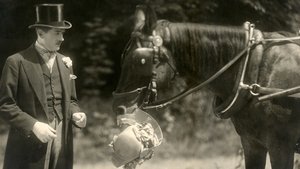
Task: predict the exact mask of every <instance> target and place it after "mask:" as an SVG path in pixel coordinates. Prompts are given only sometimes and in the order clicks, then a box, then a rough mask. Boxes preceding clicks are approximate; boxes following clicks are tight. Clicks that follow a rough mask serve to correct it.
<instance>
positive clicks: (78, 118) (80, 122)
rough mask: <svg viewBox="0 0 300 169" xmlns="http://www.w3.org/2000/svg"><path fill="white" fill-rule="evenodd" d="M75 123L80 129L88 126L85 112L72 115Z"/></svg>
mask: <svg viewBox="0 0 300 169" xmlns="http://www.w3.org/2000/svg"><path fill="white" fill-rule="evenodd" d="M72 120H73V122H74V123H75V124H76V125H77V126H78V127H80V128H84V127H85V126H86V120H87V118H86V115H85V113H83V112H76V113H73V115H72Z"/></svg>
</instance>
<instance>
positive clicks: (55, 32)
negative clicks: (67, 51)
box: [40, 28, 65, 51]
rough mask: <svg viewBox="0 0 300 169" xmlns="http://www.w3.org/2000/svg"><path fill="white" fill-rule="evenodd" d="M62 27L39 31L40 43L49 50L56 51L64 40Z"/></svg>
mask: <svg viewBox="0 0 300 169" xmlns="http://www.w3.org/2000/svg"><path fill="white" fill-rule="evenodd" d="M64 33H65V30H64V29H56V28H53V29H50V30H49V31H47V32H44V31H41V34H40V38H41V41H42V42H41V43H42V45H43V46H44V47H45V48H46V49H48V50H49V51H58V50H59V49H60V45H61V43H62V42H63V41H64V36H63V35H64Z"/></svg>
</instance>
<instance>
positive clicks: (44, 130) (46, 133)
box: [32, 122, 56, 143]
mask: <svg viewBox="0 0 300 169" xmlns="http://www.w3.org/2000/svg"><path fill="white" fill-rule="evenodd" d="M32 131H33V133H34V134H35V135H36V137H37V138H38V139H39V140H40V141H41V142H43V143H47V142H49V141H50V140H52V139H54V138H56V131H55V130H54V129H53V128H52V127H50V126H49V125H48V124H46V123H42V122H36V123H34V125H33V129H32Z"/></svg>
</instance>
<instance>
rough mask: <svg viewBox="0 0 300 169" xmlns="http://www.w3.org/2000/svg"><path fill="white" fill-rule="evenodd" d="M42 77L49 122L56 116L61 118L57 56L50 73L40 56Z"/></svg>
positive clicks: (60, 88) (60, 87)
mask: <svg viewBox="0 0 300 169" xmlns="http://www.w3.org/2000/svg"><path fill="white" fill-rule="evenodd" d="M40 61H41V63H42V64H41V65H42V70H43V77H44V83H45V89H46V97H47V103H48V120H49V121H50V122H51V121H53V119H54V118H55V117H56V118H57V119H58V120H59V121H61V120H62V118H63V115H62V104H61V102H62V84H61V79H60V72H59V70H58V63H57V58H56V59H55V62H54V64H53V68H52V73H50V70H49V68H48V67H47V65H46V63H45V62H44V60H43V59H42V58H41V59H40Z"/></svg>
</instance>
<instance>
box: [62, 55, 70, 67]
mask: <svg viewBox="0 0 300 169" xmlns="http://www.w3.org/2000/svg"><path fill="white" fill-rule="evenodd" d="M62 61H63V63H64V64H65V65H66V66H67V67H68V68H70V67H71V66H72V60H71V59H70V57H63V58H62Z"/></svg>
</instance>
